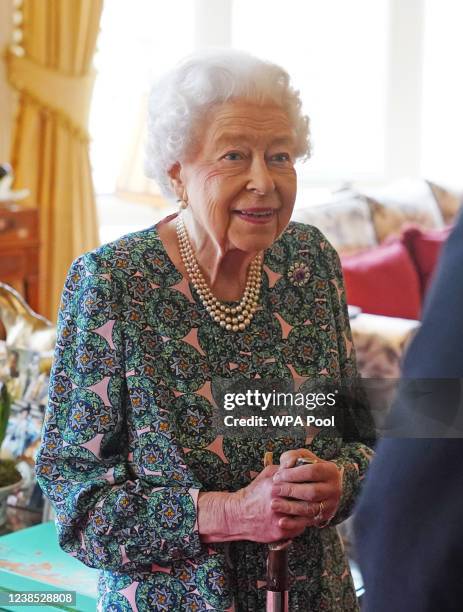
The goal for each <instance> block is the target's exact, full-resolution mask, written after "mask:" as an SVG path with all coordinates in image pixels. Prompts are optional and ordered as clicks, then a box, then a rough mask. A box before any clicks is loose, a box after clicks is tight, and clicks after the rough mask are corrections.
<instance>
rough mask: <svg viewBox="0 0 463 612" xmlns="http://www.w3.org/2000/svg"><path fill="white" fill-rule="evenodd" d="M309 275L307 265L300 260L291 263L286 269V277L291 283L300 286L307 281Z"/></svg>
mask: <svg viewBox="0 0 463 612" xmlns="http://www.w3.org/2000/svg"><path fill="white" fill-rule="evenodd" d="M309 277H310V272H309V267H308V265H307V264H305V263H303V262H302V261H297V262H296V263H293V264H292V265H291V266H290V267H289V270H288V278H289V280H290V281H291V283H292V284H293V285H296V286H297V287H302V286H303V285H305V284H306V283H307V281H308V280H309Z"/></svg>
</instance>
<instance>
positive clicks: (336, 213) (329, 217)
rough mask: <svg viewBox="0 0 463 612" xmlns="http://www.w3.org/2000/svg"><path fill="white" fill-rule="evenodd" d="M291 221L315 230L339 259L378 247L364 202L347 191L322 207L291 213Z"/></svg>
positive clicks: (358, 196) (301, 209) (356, 195)
mask: <svg viewBox="0 0 463 612" xmlns="http://www.w3.org/2000/svg"><path fill="white" fill-rule="evenodd" d="M293 220H295V221H300V222H301V223H308V224H309V225H314V226H315V227H317V228H318V229H319V230H321V232H322V233H323V234H324V235H325V236H326V237H327V238H328V240H329V241H330V242H331V244H332V245H333V246H334V248H335V249H336V250H337V251H338V253H340V254H342V255H348V254H352V253H356V252H358V251H361V250H364V249H368V248H370V247H372V246H375V245H376V244H377V243H378V242H377V240H376V236H375V231H374V227H373V224H372V221H371V214H370V210H369V208H368V204H367V202H366V200H365V199H364V198H363V196H361V195H359V194H356V193H353V192H351V191H349V192H347V193H346V192H343V193H341V194H339V195H335V196H333V200H332V201H331V202H327V203H326V204H321V205H317V206H309V207H305V208H299V209H295V211H294V213H293Z"/></svg>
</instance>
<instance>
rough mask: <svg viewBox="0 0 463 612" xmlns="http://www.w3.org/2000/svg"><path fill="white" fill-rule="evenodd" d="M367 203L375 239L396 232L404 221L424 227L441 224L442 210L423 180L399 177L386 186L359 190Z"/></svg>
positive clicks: (395, 233) (428, 227) (438, 226)
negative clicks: (399, 178)
mask: <svg viewBox="0 0 463 612" xmlns="http://www.w3.org/2000/svg"><path fill="white" fill-rule="evenodd" d="M363 195H364V196H365V197H366V199H367V201H368V204H369V206H370V211H371V216H372V219H373V224H374V227H375V231H376V238H377V239H378V241H379V242H382V241H383V240H384V239H385V238H386V237H388V236H391V235H399V234H400V232H401V229H402V227H403V225H404V224H406V223H416V224H418V225H419V226H420V227H422V228H424V229H432V228H436V229H437V228H441V227H443V226H444V219H443V217H442V213H441V211H440V209H439V206H438V205H437V202H436V199H435V197H434V195H433V192H432V190H431V188H430V186H429V185H428V183H427V182H426V181H423V180H420V179H401V180H399V181H394V182H392V183H389V184H388V185H386V186H384V187H381V188H375V189H368V190H364V191H363Z"/></svg>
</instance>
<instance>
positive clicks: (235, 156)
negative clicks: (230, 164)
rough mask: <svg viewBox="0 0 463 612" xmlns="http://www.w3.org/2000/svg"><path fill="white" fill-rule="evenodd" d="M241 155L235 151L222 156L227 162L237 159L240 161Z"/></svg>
mask: <svg viewBox="0 0 463 612" xmlns="http://www.w3.org/2000/svg"><path fill="white" fill-rule="evenodd" d="M242 157H243V156H242V155H241V153H238V152H237V151H231V152H230V153H227V154H226V155H224V156H223V159H227V160H228V161H238V160H239V159H242Z"/></svg>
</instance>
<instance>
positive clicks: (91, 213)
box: [6, 0, 103, 320]
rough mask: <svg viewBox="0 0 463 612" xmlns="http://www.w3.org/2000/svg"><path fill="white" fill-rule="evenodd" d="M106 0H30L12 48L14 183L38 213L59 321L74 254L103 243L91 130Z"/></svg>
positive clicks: (46, 293) (49, 292) (49, 293)
mask: <svg viewBox="0 0 463 612" xmlns="http://www.w3.org/2000/svg"><path fill="white" fill-rule="evenodd" d="M102 7H103V0H24V1H23V4H22V12H23V26H22V30H23V41H22V43H20V44H21V46H20V47H18V45H15V46H14V47H12V48H11V49H10V51H9V52H8V53H7V56H6V61H7V68H8V77H9V80H10V83H11V84H12V85H13V87H14V88H15V89H16V90H17V91H18V92H19V109H18V115H17V119H16V125H15V130H14V135H13V151H12V156H11V161H12V165H13V168H14V171H15V175H16V179H15V186H16V187H20V188H23V187H27V188H29V189H30V190H31V195H30V197H29V198H28V200H27V201H26V202H25V204H26V205H28V206H38V208H39V218H40V241H41V248H40V253H41V255H40V279H39V282H40V312H41V313H42V314H43V315H45V316H46V317H48V318H51V319H52V320H55V319H56V311H57V307H58V303H59V296H60V293H61V290H62V288H63V283H64V278H65V275H66V271H67V269H68V267H69V265H70V263H71V262H72V260H73V259H74V258H75V257H77V256H78V255H80V254H81V253H83V252H85V251H88V250H89V249H92V248H94V247H95V246H97V245H98V224H97V214H96V206H95V197H94V191H93V184H92V177H91V170H90V162H89V153H88V144H89V137H88V132H87V125H88V114H89V107H90V101H91V94H92V88H93V81H94V71H93V68H92V57H93V53H94V50H95V45H96V39H97V35H98V30H99V22H100V16H101V11H102Z"/></svg>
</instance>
